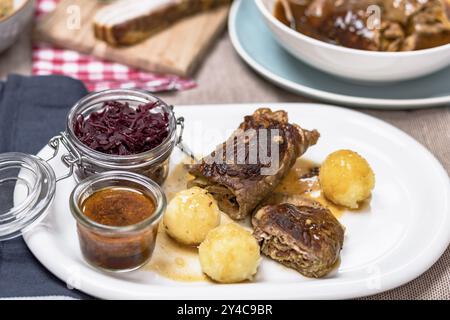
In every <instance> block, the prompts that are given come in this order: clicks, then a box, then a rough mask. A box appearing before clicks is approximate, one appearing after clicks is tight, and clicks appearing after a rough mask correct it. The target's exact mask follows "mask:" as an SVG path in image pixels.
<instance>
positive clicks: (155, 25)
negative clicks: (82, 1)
mask: <svg viewBox="0 0 450 320" xmlns="http://www.w3.org/2000/svg"><path fill="white" fill-rule="evenodd" d="M132 1H137V2H140V3H143V2H145V1H152V0H131V1H130V0H127V1H121V2H119V3H117V4H114V3H113V4H111V5H108V6H107V7H105V8H103V9H102V12H99V14H97V16H96V18H95V20H94V34H95V37H96V38H97V39H99V40H102V41H105V42H107V43H108V44H110V45H112V46H128V45H134V44H136V43H138V42H141V41H143V40H145V39H147V38H148V37H150V36H152V35H154V34H156V33H157V32H159V31H161V30H163V29H165V28H167V27H168V26H170V25H172V24H173V23H175V22H177V21H179V20H181V19H182V18H184V17H187V16H190V15H193V14H196V13H199V12H202V11H207V10H211V9H215V8H217V7H219V6H222V5H226V4H230V3H231V2H232V0H181V1H180V0H172V1H168V3H167V4H164V5H161V6H158V7H156V8H154V9H152V10H146V9H145V5H142V6H141V7H139V6H134V7H133V9H132V10H135V11H136V14H130V12H126V13H127V14H128V15H130V18H129V19H126V20H125V21H123V19H122V18H121V17H120V16H121V15H122V14H124V12H123V11H124V10H129V8H130V7H129V6H128V3H130V2H132ZM105 16H107V17H108V18H109V17H111V19H108V21H107V22H105V21H104V20H105V19H104V17H105ZM115 20H117V23H116V22H115Z"/></svg>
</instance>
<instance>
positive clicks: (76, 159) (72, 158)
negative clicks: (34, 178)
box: [46, 132, 82, 182]
mask: <svg viewBox="0 0 450 320" xmlns="http://www.w3.org/2000/svg"><path fill="white" fill-rule="evenodd" d="M61 144H62V145H63V146H64V148H65V149H66V150H67V151H68V152H69V153H64V154H63V155H62V156H61V160H62V162H63V163H64V164H65V165H66V167H68V168H69V172H68V173H67V174H65V175H63V176H61V177H58V178H57V179H56V181H57V182H58V181H61V180H64V179H67V178H69V177H71V176H72V175H73V172H74V169H75V165H77V164H78V165H81V162H82V156H81V154H80V153H79V152H78V151H77V149H76V148H75V146H74V145H73V144H72V143H71V142H70V140H69V139H67V136H66V133H64V132H61V133H60V134H59V135H57V136H55V137H53V138H51V139H50V141H49V142H48V145H49V146H50V147H51V148H52V149H53V150H54V152H53V156H52V157H51V158H49V159H47V160H46V161H47V162H49V161H51V160H53V159H55V158H56V157H57V156H58V154H59V150H60V146H61Z"/></svg>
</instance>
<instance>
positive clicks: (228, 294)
mask: <svg viewBox="0 0 450 320" xmlns="http://www.w3.org/2000/svg"><path fill="white" fill-rule="evenodd" d="M245 105H246V106H254V107H255V108H257V107H258V106H261V104H245ZM264 105H266V106H270V107H272V108H282V107H283V106H286V105H288V106H293V107H295V106H299V105H309V106H311V105H315V106H317V107H320V108H326V109H329V111H330V112H333V111H334V112H335V111H336V109H339V110H340V112H342V113H345V114H347V115H348V117H353V118H357V119H360V120H361V121H370V122H371V123H373V124H374V125H377V126H383V127H384V129H385V132H388V131H389V133H390V134H392V135H395V136H396V137H397V138H399V139H402V140H404V141H405V143H408V144H409V145H410V146H411V148H413V149H414V150H417V152H420V153H421V154H423V155H424V156H425V157H426V158H428V161H427V163H428V168H433V171H434V172H436V173H437V174H438V175H439V177H440V178H439V179H440V182H441V183H443V184H444V185H445V184H447V191H445V190H443V193H444V194H446V196H445V198H444V199H443V201H444V202H445V203H444V207H445V208H446V210H445V211H447V213H448V214H449V215H450V180H449V178H448V175H447V172H446V171H445V170H444V168H443V167H442V165H441V164H440V163H439V161H438V160H437V159H436V158H435V157H434V156H433V155H432V154H431V153H430V152H429V151H428V150H427V149H426V148H425V147H423V146H422V145H421V144H420V143H418V142H417V141H416V140H414V139H413V138H412V137H410V136H409V135H407V134H406V133H404V132H403V131H401V130H399V129H397V128H395V127H394V126H392V125H390V124H388V123H386V122H384V121H381V120H379V119H376V118H374V117H371V116H369V115H366V114H363V113H360V112H357V111H354V110H350V109H345V108H339V107H335V106H329V105H323V104H312V103H285V104H279V103H273V104H271V103H264ZM230 106H234V107H239V105H215V107H217V108H227V109H228V108H229V107H230ZM185 107H189V106H177V108H185ZM41 151H42V150H41ZM444 189H445V187H444ZM444 217H445V215H444ZM24 239H25V242H26V244H27V246H28V247H29V249H30V250H31V252H32V253H33V254H34V255H35V257H36V258H37V259H38V260H39V261H40V262H41V263H42V264H43V265H44V266H45V267H46V268H47V269H48V270H49V271H50V272H52V273H53V274H54V275H56V276H57V277H58V278H60V279H61V280H63V281H68V280H70V279H71V278H72V277H73V275H72V273H71V267H72V266H69V265H64V264H63V263H62V264H61V263H55V261H63V259H65V256H64V255H61V254H60V253H59V252H56V254H53V255H51V256H49V255H47V254H46V253H45V250H42V247H41V246H40V243H39V241H37V242H33V241H29V239H28V237H27V235H25V236H24ZM427 241H429V243H428V247H427V248H430V250H423V251H422V252H421V253H420V254H419V255H418V256H416V257H415V259H414V260H413V261H409V262H410V263H409V266H408V267H409V269H408V270H407V272H406V271H405V270H404V269H403V268H400V269H396V270H392V271H390V272H388V273H385V274H383V275H382V277H383V278H382V280H383V282H384V283H389V285H385V286H383V289H380V288H369V287H368V286H367V283H366V281H364V280H354V281H348V282H347V284H346V285H347V287H346V288H347V290H346V291H345V292H342V291H338V292H336V291H334V292H332V290H330V292H326V293H324V292H323V290H322V289H321V286H320V285H317V284H316V285H315V286H309V287H308V290H309V291H308V295H309V296H310V299H349V298H355V297H363V296H369V295H374V294H377V293H381V292H385V291H388V290H391V289H394V288H396V287H399V286H401V285H403V284H405V283H407V282H410V281H412V280H414V279H415V278H417V277H418V276H420V275H421V274H422V273H424V272H425V271H427V270H428V269H429V268H430V267H431V266H432V265H433V264H434V263H435V262H436V261H437V260H438V259H439V258H440V257H441V256H442V254H443V253H444V251H445V250H446V249H447V247H448V245H449V243H450V218H448V217H447V218H446V219H444V220H443V223H442V224H441V225H440V229H439V230H438V232H436V234H435V237H434V238H433V239H427ZM53 253H55V252H53ZM411 262H414V264H413V265H412V263H411ZM107 279H108V278H105V276H103V275H101V274H100V275H98V274H97V273H95V272H94V271H91V272H89V276H86V272H85V278H84V279H83V283H84V285H85V287H84V291H85V292H86V293H88V294H90V295H92V296H95V297H103V298H106V299H123V298H124V297H126V298H127V299H139V298H141V297H142V296H141V295H140V294H139V292H137V291H139V289H143V288H147V291H146V294H145V296H146V298H148V299H160V300H166V299H169V300H170V299H179V300H186V299H189V297H193V298H192V299H194V297H195V299H205V300H212V299H224V300H233V299H236V297H238V298H239V299H241V300H246V299H247V300H248V299H267V297H272V298H273V297H274V296H275V295H274V292H278V294H279V296H280V297H279V298H276V299H298V295H296V293H297V292H298V290H299V286H298V284H296V283H289V284H263V285H262V284H252V283H250V284H234V285H220V297H217V296H218V295H216V298H213V296H214V295H213V292H212V291H214V289H216V288H211V287H201V286H199V287H183V286H167V287H164V286H160V285H154V286H153V285H149V284H134V283H130V282H127V281H124V280H121V279H114V281H116V282H117V284H120V282H123V283H124V286H123V287H121V286H119V287H121V288H120V290H119V289H118V288H117V286H116V288H113V289H112V288H111V287H110V286H108V285H105V281H104V280H107ZM317 281H319V280H317ZM125 284H127V285H125ZM125 287H126V288H125ZM149 287H153V288H154V290H148V288H149ZM321 290H322V291H321Z"/></svg>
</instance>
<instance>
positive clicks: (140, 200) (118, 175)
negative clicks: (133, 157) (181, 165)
mask: <svg viewBox="0 0 450 320" xmlns="http://www.w3.org/2000/svg"><path fill="white" fill-rule="evenodd" d="M165 209H166V197H165V195H164V193H163V191H162V189H161V187H159V185H158V184H156V183H155V182H153V181H152V180H150V179H148V178H147V177H144V176H142V175H139V174H135V173H131V172H122V171H110V172H105V173H100V174H97V175H94V176H91V177H89V178H87V179H85V180H84V181H82V182H81V183H79V184H78V185H77V187H76V188H75V189H74V190H73V192H72V194H71V196H70V210H71V212H72V215H73V216H74V217H75V219H76V221H77V230H78V238H79V242H80V248H81V252H82V254H83V256H84V258H85V260H86V261H87V262H88V263H89V264H90V265H92V266H94V267H96V268H99V269H102V270H105V271H113V272H126V271H132V270H135V269H138V268H140V267H141V266H143V265H145V264H146V263H147V262H148V261H149V260H150V258H151V256H152V253H153V250H154V247H155V242H156V236H157V231H158V225H159V222H160V220H161V218H162V215H163V213H164V211H165Z"/></svg>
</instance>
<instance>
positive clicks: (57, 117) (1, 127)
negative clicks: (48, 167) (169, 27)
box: [0, 75, 88, 298]
mask: <svg viewBox="0 0 450 320" xmlns="http://www.w3.org/2000/svg"><path fill="white" fill-rule="evenodd" d="M86 94H87V91H86V88H85V87H84V85H83V84H82V83H81V82H79V81H77V80H74V79H71V78H67V77H61V76H42V77H22V76H17V75H13V76H10V77H8V79H7V81H6V82H0V153H4V152H11V151H17V152H23V153H30V154H36V153H37V152H38V151H39V150H40V149H42V148H43V147H44V146H45V145H46V144H47V142H48V141H49V139H50V138H51V137H53V136H54V135H56V134H57V133H58V132H60V131H62V130H63V129H64V127H65V121H66V115H67V112H68V111H69V109H70V108H71V106H73V104H74V103H75V102H77V101H78V100H79V99H80V98H82V97H83V96H84V95H86ZM0 201H2V200H1V199H0ZM50 295H64V296H70V297H74V298H88V296H86V295H84V294H83V293H81V292H78V291H76V290H69V289H68V288H67V286H66V284H65V283H64V282H62V281H60V280H59V279H57V278H56V277H55V276H53V275H52V274H51V273H50V272H48V271H47V270H46V269H45V268H44V267H43V266H42V265H41V264H40V263H39V262H38V261H37V260H36V259H35V258H34V256H33V255H32V254H31V252H30V251H29V250H28V248H27V246H26V245H25V242H24V241H23V239H22V238H18V239H15V240H11V241H7V242H3V243H2V242H0V297H1V298H5V297H30V296H31V297H33V296H34V297H37V296H50Z"/></svg>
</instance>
